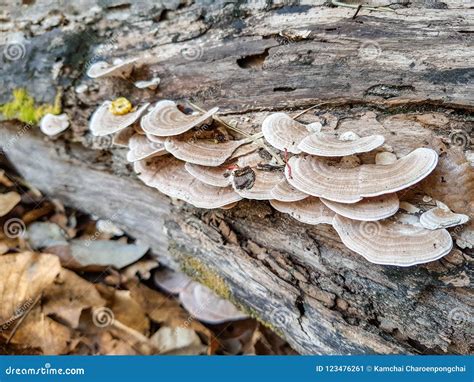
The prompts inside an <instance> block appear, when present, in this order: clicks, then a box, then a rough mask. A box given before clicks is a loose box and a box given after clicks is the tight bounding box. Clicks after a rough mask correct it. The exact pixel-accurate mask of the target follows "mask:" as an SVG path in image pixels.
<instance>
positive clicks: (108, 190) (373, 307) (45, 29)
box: [0, 0, 474, 354]
mask: <svg viewBox="0 0 474 382" xmlns="http://www.w3.org/2000/svg"><path fill="white" fill-rule="evenodd" d="M85 3H87V4H86V5H87V6H83V7H82V8H81V9H78V10H77V14H75V15H73V14H72V12H71V9H70V8H71V7H73V5H70V6H67V7H63V8H58V7H57V6H55V5H54V4H51V5H49V6H40V5H32V6H28V7H26V8H25V10H24V11H23V12H22V14H21V15H14V14H13V13H12V15H11V16H5V17H4V18H6V21H3V23H2V24H0V27H1V28H2V29H4V30H8V32H9V33H12V32H19V31H20V32H23V33H24V35H25V36H26V37H25V40H23V46H24V48H25V50H24V56H23V57H22V58H21V59H20V60H16V61H11V60H8V59H5V58H4V65H3V66H2V68H1V69H0V70H1V75H2V76H1V82H2V84H3V87H2V88H3V89H6V91H4V92H2V94H1V95H0V102H6V101H7V100H8V98H9V95H10V91H11V90H13V89H15V88H18V87H26V88H27V89H28V91H29V93H30V94H32V95H33V96H35V98H36V99H37V100H38V101H42V102H51V101H52V99H53V98H54V95H55V92H56V89H57V87H58V86H61V87H62V88H63V91H64V96H63V106H64V111H65V112H66V113H67V114H68V115H69V116H70V118H71V120H72V126H71V129H70V131H69V132H68V133H66V134H64V135H63V136H61V137H60V138H59V139H56V140H50V139H46V138H44V137H43V136H41V134H40V133H39V132H38V131H37V128H36V127H29V126H26V127H25V126H24V125H22V124H20V123H17V122H6V121H5V122H3V123H2V126H1V135H0V137H1V144H2V146H3V149H4V151H5V153H6V155H7V157H8V159H9V160H10V161H11V162H12V164H13V165H14V166H15V167H16V168H17V169H18V171H19V172H20V173H21V174H22V175H23V176H24V177H25V178H26V179H27V180H28V181H29V182H30V183H32V184H34V185H35V186H37V187H38V188H39V189H41V190H42V191H43V192H44V193H45V194H47V195H48V196H51V197H54V198H58V199H60V200H62V201H63V202H64V203H65V204H67V205H70V206H72V207H75V208H78V209H81V210H83V211H86V212H89V213H93V214H95V215H98V216H101V217H103V218H108V219H111V220H112V221H114V222H116V223H118V224H119V225H122V226H123V227H124V228H126V229H127V231H128V232H130V233H131V234H132V235H134V236H135V237H137V238H140V239H143V240H147V241H148V242H149V243H150V244H151V246H152V248H153V250H154V252H155V253H156V254H157V255H158V257H159V259H160V261H162V262H163V263H165V264H167V265H169V266H171V267H173V268H176V269H177V268H180V269H183V270H184V271H186V272H187V273H190V274H191V275H192V276H193V277H195V278H197V279H199V280H201V281H203V282H206V283H207V284H212V283H214V285H210V286H211V287H214V288H215V289H218V290H219V291H220V292H221V293H222V291H224V293H223V294H224V295H225V296H226V297H230V298H231V299H232V300H233V301H234V302H235V303H237V304H239V305H240V306H241V307H242V308H243V309H245V310H246V311H248V312H249V313H250V314H252V315H253V316H255V317H256V318H258V319H260V320H261V321H262V322H264V323H266V324H268V325H269V326H271V327H272V328H274V329H276V330H277V331H278V332H280V333H281V334H282V335H284V336H285V337H286V339H287V340H288V341H289V342H290V344H291V345H292V346H293V347H294V348H295V349H296V350H298V351H299V352H301V353H317V354H334V353H338V354H355V353H430V354H446V353H455V354H457V353H461V354H462V353H468V352H469V350H470V342H471V341H472V311H473V305H474V301H473V300H474V299H473V294H472V289H471V288H470V281H471V280H472V276H473V271H472V247H471V248H469V246H466V245H465V244H463V245H462V247H463V248H461V247H457V248H456V249H455V250H453V252H452V253H451V254H450V255H449V256H447V257H446V258H445V259H442V260H440V261H436V262H433V263H431V264H427V265H421V266H416V267H409V268H399V267H390V266H379V265H375V264H370V263H368V262H367V261H366V260H365V259H364V258H363V257H361V256H359V255H357V254H354V253H352V252H351V251H349V250H348V249H346V248H345V247H344V245H343V244H342V243H341V242H340V240H339V238H338V236H337V234H336V233H335V231H334V230H333V229H332V228H331V227H329V226H327V225H319V226H309V225H305V224H302V223H298V222H296V221H294V220H292V219H291V218H289V217H287V216H285V215H282V214H280V213H277V212H276V211H274V210H272V208H271V207H270V205H269V204H268V203H267V202H254V201H244V202H240V203H239V205H238V206H237V207H236V208H234V209H232V210H228V211H221V210H212V211H205V210H199V209H196V208H192V207H191V206H189V205H187V204H185V203H182V202H177V201H171V200H170V199H169V198H167V197H166V196H164V195H162V194H160V193H159V192H158V191H156V190H154V189H151V188H148V187H146V186H145V185H143V184H141V183H140V181H138V180H137V179H136V176H135V175H134V174H133V172H132V171H131V169H130V165H129V164H127V163H126V161H125V151H126V150H124V149H120V148H111V147H109V145H108V142H105V146H104V141H99V140H97V139H93V138H92V137H91V136H90V134H89V132H88V131H87V119H88V117H89V116H90V114H91V113H92V111H93V110H94V109H95V108H96V107H97V105H98V104H99V103H100V102H102V101H103V100H105V99H113V98H116V97H118V96H126V97H127V98H129V99H130V100H132V101H133V102H134V103H138V102H140V101H148V102H153V101H156V100H158V99H163V98H166V99H174V100H192V101H193V102H194V103H197V104H199V105H200V106H201V107H207V108H210V107H212V106H219V107H220V108H221V112H222V115H223V118H225V119H227V120H234V121H235V122H238V124H239V127H240V128H242V129H245V130H247V131H248V132H249V133H253V132H256V131H258V130H259V128H260V125H261V121H262V120H263V118H264V117H265V115H267V114H268V112H273V111H285V112H288V113H289V114H293V115H294V114H296V112H297V111H298V110H302V109H304V108H306V107H309V106H313V105H317V104H319V107H318V108H316V109H315V110H313V111H311V112H309V113H307V114H306V115H304V117H302V120H303V121H308V122H311V121H314V120H315V118H323V119H324V120H326V121H327V125H326V126H325V129H328V130H331V129H332V130H336V129H337V130H340V131H347V130H352V131H355V132H356V133H359V134H361V135H367V134H370V133H375V132H377V133H381V134H383V135H385V137H386V140H387V143H388V144H389V145H390V146H391V147H392V148H393V150H394V152H395V153H396V154H397V155H398V156H403V155H405V154H407V153H408V152H410V151H411V150H413V149H414V148H416V147H420V146H430V147H433V148H435V149H436V150H438V152H439V153H440V154H441V156H440V165H439V166H438V169H437V170H436V172H435V173H434V174H433V175H432V176H431V177H430V178H429V179H428V180H427V181H426V182H423V183H422V184H421V185H419V186H418V187H415V188H412V189H410V190H409V191H408V192H404V193H402V194H401V195H400V197H401V199H402V200H406V201H414V200H419V198H420V196H422V195H425V194H428V195H431V196H433V197H434V198H439V199H440V200H443V201H445V202H447V204H448V205H450V207H451V208H453V209H454V210H455V211H456V212H461V213H467V214H469V215H470V216H471V217H473V211H472V208H473V207H472V206H473V204H474V200H473V199H474V198H473V192H474V175H473V172H472V166H471V165H470V164H469V163H468V161H467V159H466V156H467V157H469V155H472V154H470V153H472V151H470V150H471V149H472V147H471V146H470V143H469V141H463V142H462V144H463V145H462V147H459V146H457V145H456V143H457V141H455V140H454V139H453V134H454V133H457V134H458V135H459V134H460V135H461V137H466V136H467V137H468V138H471V136H469V133H470V132H472V127H473V122H472V111H473V108H474V107H473V106H474V99H473V90H474V89H473V76H474V68H473V65H472V63H473V53H472V37H471V33H472V30H473V25H472V21H471V20H473V19H474V18H473V17H472V16H473V11H472V10H471V9H467V6H466V5H463V3H462V2H459V4H457V6H458V8H455V7H452V8H450V7H449V6H447V5H446V4H444V3H441V2H432V1H426V2H423V1H416V2H415V1H414V2H412V3H411V5H410V6H403V5H394V6H393V8H394V9H395V10H396V12H389V11H383V10H379V11H368V10H366V9H364V8H362V10H361V11H360V12H359V13H358V15H357V17H356V18H355V19H354V18H352V16H353V14H354V12H355V9H351V8H341V7H331V6H330V5H329V4H327V3H328V2H324V1H312V2H307V3H306V2H304V1H302V2H299V4H298V5H285V4H282V5H278V4H273V3H272V2H265V3H264V4H260V2H249V3H250V4H247V3H246V2H240V1H238V2H231V3H226V4H224V3H216V4H214V5H213V6H212V7H211V6H209V5H207V6H206V5H205V4H204V3H205V2H201V1H197V2H194V3H191V2H179V1H174V2H173V1H168V2H167V1H163V2H158V3H156V2H138V3H136V2H133V3H127V2H126V1H122V2H120V1H114V2H99V3H100V4H102V6H103V7H102V8H101V9H94V8H93V5H94V4H95V2H94V1H92V0H91V1H88V2H85ZM256 3H258V4H256ZM285 3H286V4H288V2H285ZM378 3H380V2H378ZM443 4H444V5H443ZM463 7H464V8H463ZM10 11H11V12H14V10H13V9H10ZM56 16H57V17H56ZM9 17H10V19H8V18H9ZM33 20H35V21H34V22H33ZM57 20H60V21H57ZM131 56H138V57H140V58H142V61H144V62H145V65H144V66H143V67H142V68H141V69H139V70H138V71H137V72H136V73H135V74H134V79H139V78H140V79H142V78H149V76H150V75H151V73H157V74H158V75H159V76H160V77H161V78H162V83H161V84H160V87H159V89H158V91H157V92H156V93H155V92H152V91H143V90H138V89H136V88H134V86H133V84H132V82H133V81H132V80H130V81H125V80H117V79H115V80H96V81H93V80H91V79H88V78H87V77H86V76H85V68H86V66H87V63H88V62H89V61H90V60H98V59H99V58H100V57H104V58H106V59H107V60H112V59H113V57H131ZM80 85H87V87H88V88H87V91H85V92H78V90H79V89H80ZM78 88H79V89H78ZM469 234H472V227H471V226H467V227H462V228H460V229H456V230H455V231H454V232H453V236H454V238H455V239H456V240H458V239H459V240H461V239H462V240H464V241H463V242H465V241H466V240H467V239H466V237H469ZM216 283H217V284H219V285H216ZM455 315H457V317H459V315H461V318H463V319H462V320H461V322H459V320H453V316H455Z"/></svg>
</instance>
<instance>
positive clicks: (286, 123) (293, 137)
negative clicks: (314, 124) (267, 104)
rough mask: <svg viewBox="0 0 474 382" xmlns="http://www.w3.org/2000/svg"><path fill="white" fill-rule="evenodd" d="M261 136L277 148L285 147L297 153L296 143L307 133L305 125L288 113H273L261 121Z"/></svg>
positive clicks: (308, 132)
mask: <svg viewBox="0 0 474 382" xmlns="http://www.w3.org/2000/svg"><path fill="white" fill-rule="evenodd" d="M262 132H263V136H264V137H265V139H266V140H267V142H268V143H270V144H271V145H272V146H273V147H275V148H276V149H278V150H281V151H283V150H285V149H287V150H288V151H289V152H290V153H293V154H299V153H301V150H300V149H299V148H298V144H299V143H300V142H301V141H302V140H303V139H304V138H305V137H306V136H308V135H309V134H311V132H310V131H308V129H307V127H306V125H304V124H302V123H300V122H298V121H295V120H294V119H293V118H291V117H290V116H289V115H288V114H285V113H273V114H270V115H269V116H268V117H266V118H265V119H264V120H263V122H262Z"/></svg>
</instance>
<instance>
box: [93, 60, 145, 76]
mask: <svg viewBox="0 0 474 382" xmlns="http://www.w3.org/2000/svg"><path fill="white" fill-rule="evenodd" d="M137 60H138V59H137V58H131V59H128V60H121V59H117V60H115V61H114V63H113V64H109V63H108V62H105V61H98V62H96V63H94V64H92V65H91V66H90V67H89V69H88V70H87V75H88V76H89V77H90V78H104V77H122V78H127V77H128V76H130V74H131V73H132V71H133V67H134V66H135V63H136V62H137Z"/></svg>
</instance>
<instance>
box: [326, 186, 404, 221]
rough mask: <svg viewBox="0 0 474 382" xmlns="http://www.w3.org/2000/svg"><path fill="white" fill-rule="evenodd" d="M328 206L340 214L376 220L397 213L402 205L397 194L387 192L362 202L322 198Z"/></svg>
mask: <svg viewBox="0 0 474 382" xmlns="http://www.w3.org/2000/svg"><path fill="white" fill-rule="evenodd" d="M321 202H323V203H324V204H325V205H326V207H328V208H329V209H331V210H333V211H334V212H336V213H337V214H338V215H341V216H344V217H346V218H349V219H354V220H361V221H376V220H381V219H386V218H388V217H390V216H392V215H395V214H396V213H397V211H398V208H399V207H400V202H399V200H398V196H397V194H395V193H393V194H387V195H380V196H375V197H373V198H365V199H362V200H361V201H360V202H357V203H352V204H346V203H338V202H333V201H331V200H327V199H323V198H321Z"/></svg>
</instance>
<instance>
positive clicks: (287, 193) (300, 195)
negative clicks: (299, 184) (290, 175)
mask: <svg viewBox="0 0 474 382" xmlns="http://www.w3.org/2000/svg"><path fill="white" fill-rule="evenodd" d="M270 193H271V196H272V199H275V200H278V201H280V202H297V201H298V200H303V199H305V198H307V197H308V196H309V195H308V194H305V193H304V192H301V191H300V190H297V189H296V188H295V187H293V186H292V185H291V184H290V183H288V181H287V180H286V179H283V180H281V181H280V182H279V183H278V184H277V185H276V186H275V187H273V188H272V189H271V191H270Z"/></svg>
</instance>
